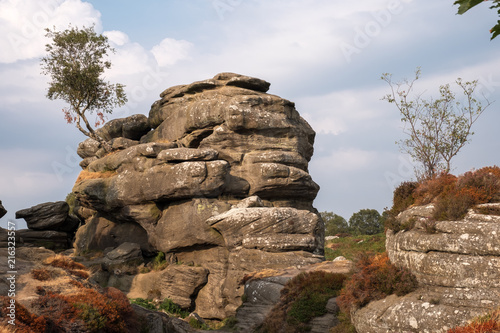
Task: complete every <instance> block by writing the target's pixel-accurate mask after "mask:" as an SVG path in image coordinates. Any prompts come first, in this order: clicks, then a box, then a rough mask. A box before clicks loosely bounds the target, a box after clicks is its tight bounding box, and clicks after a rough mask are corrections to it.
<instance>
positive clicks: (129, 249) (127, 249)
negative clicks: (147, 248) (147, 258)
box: [106, 242, 142, 262]
mask: <svg viewBox="0 0 500 333" xmlns="http://www.w3.org/2000/svg"><path fill="white" fill-rule="evenodd" d="M138 258H142V251H141V246H140V245H139V244H137V243H129V242H125V243H122V244H120V245H119V246H118V247H117V248H115V249H113V250H112V251H111V252H108V253H107V254H106V259H109V260H111V261H120V262H126V261H131V260H136V259H138Z"/></svg>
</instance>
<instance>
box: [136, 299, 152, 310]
mask: <svg viewBox="0 0 500 333" xmlns="http://www.w3.org/2000/svg"><path fill="white" fill-rule="evenodd" d="M130 303H132V304H136V305H139V306H142V307H143V308H146V309H148V310H153V311H156V310H157V309H156V305H155V304H154V303H153V302H152V301H150V300H147V299H144V298H131V299H130Z"/></svg>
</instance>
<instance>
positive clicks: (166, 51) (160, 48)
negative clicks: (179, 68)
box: [151, 38, 194, 67]
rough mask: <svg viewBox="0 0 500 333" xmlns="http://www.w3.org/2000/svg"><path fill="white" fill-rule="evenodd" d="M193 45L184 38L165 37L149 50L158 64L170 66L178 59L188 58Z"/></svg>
mask: <svg viewBox="0 0 500 333" xmlns="http://www.w3.org/2000/svg"><path fill="white" fill-rule="evenodd" d="M193 46H194V45H193V44H192V43H190V42H188V41H185V40H175V39H172V38H165V39H164V40H162V41H161V43H160V44H158V45H155V46H154V47H153V49H152V50H151V52H152V53H153V54H154V56H155V58H156V61H157V62H158V65H159V66H161V67H163V66H171V65H174V64H175V63H177V62H178V61H180V60H184V59H187V58H189V54H190V52H191V50H192V49H193Z"/></svg>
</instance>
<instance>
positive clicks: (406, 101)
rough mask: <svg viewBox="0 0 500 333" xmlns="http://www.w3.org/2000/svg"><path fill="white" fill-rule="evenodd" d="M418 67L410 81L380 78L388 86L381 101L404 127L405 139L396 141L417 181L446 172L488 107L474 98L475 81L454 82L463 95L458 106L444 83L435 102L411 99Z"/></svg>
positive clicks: (459, 80)
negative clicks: (391, 108) (389, 105)
mask: <svg viewBox="0 0 500 333" xmlns="http://www.w3.org/2000/svg"><path fill="white" fill-rule="evenodd" d="M420 73H421V72H420V68H417V70H416V72H415V78H414V79H413V80H411V81H409V80H407V79H405V80H403V82H396V83H393V82H392V75H391V74H389V73H384V74H382V77H381V79H382V80H384V81H386V82H387V83H388V84H389V86H390V87H391V93H390V94H388V95H386V96H384V97H383V98H382V99H383V100H386V101H388V102H389V103H392V104H395V105H396V107H397V108H398V110H399V112H400V114H401V121H402V122H403V124H404V129H403V132H404V133H405V134H406V135H407V136H408V138H407V139H405V140H401V141H399V142H398V143H399V146H400V149H401V151H402V152H404V153H408V154H409V155H410V156H411V157H412V158H413V159H414V160H415V161H416V162H417V163H420V168H418V167H417V168H416V169H415V173H416V176H417V179H426V178H432V177H434V176H435V175H436V174H438V173H440V172H449V171H450V169H451V160H452V158H453V157H455V156H456V155H457V154H458V152H459V151H460V149H462V148H463V147H464V146H465V145H466V144H467V143H468V142H469V141H470V136H471V135H473V134H474V133H473V132H472V130H471V129H472V125H473V124H474V123H475V122H476V120H477V119H478V118H479V116H480V115H481V114H482V113H483V111H484V110H485V109H486V108H487V107H488V106H489V105H490V104H491V103H490V102H489V101H488V100H487V99H486V98H484V100H485V102H486V106H484V107H483V106H482V104H481V102H480V101H478V100H477V99H476V97H475V89H476V88H477V84H478V81H477V80H475V81H471V82H463V81H462V79H460V78H458V79H457V80H456V83H457V85H458V86H459V87H460V88H461V90H462V93H463V94H464V95H465V102H464V103H463V104H462V103H461V102H460V101H457V100H456V97H455V94H454V93H453V92H452V91H451V90H450V85H449V84H446V85H443V86H441V87H440V88H439V93H440V97H439V98H438V99H435V100H434V99H432V98H431V99H430V100H425V99H423V98H421V95H416V96H413V97H411V96H410V94H412V92H413V85H414V83H415V81H417V80H418V79H419V78H420Z"/></svg>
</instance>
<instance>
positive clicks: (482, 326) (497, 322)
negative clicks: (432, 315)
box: [448, 309, 500, 333]
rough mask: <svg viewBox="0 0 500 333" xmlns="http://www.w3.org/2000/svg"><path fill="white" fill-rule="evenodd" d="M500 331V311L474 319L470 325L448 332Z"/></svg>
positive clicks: (486, 332)
mask: <svg viewBox="0 0 500 333" xmlns="http://www.w3.org/2000/svg"><path fill="white" fill-rule="evenodd" d="M499 330H500V309H497V310H494V311H493V312H491V313H489V314H487V315H485V316H481V317H478V318H476V319H474V320H473V321H472V322H471V323H470V324H468V325H465V326H461V327H456V328H452V329H450V330H448V333H494V332H498V331H499Z"/></svg>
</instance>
